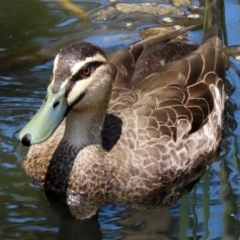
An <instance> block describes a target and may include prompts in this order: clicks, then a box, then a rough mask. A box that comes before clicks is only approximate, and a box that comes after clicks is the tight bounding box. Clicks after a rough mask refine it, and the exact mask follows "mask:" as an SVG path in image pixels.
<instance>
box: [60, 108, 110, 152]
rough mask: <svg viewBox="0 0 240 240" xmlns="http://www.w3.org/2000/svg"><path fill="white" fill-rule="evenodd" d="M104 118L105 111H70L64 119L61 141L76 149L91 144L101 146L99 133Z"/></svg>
mask: <svg viewBox="0 0 240 240" xmlns="http://www.w3.org/2000/svg"><path fill="white" fill-rule="evenodd" d="M105 116H106V110H105V109H98V110H96V109H92V110H85V111H78V110H72V111H70V112H69V113H68V115H67V117H66V125H65V132H64V136H63V141H64V142H67V144H68V145H71V146H74V147H75V148H77V149H82V148H84V147H86V146H88V145H93V144H94V145H101V144H102V137H101V131H102V126H103V122H104V119H105Z"/></svg>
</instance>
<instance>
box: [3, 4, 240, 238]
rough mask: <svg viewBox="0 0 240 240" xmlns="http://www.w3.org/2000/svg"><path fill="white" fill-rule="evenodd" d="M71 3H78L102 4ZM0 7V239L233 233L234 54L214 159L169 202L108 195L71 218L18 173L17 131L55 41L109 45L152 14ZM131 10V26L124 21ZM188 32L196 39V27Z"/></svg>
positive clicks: (151, 20)
mask: <svg viewBox="0 0 240 240" xmlns="http://www.w3.org/2000/svg"><path fill="white" fill-rule="evenodd" d="M75 3H77V5H78V6H79V7H81V8H83V9H84V10H85V11H92V10H93V9H95V8H98V7H100V6H101V4H102V5H109V4H110V2H109V1H88V2H87V1H86V2H81V1H75ZM194 3H195V4H198V3H199V2H198V1H194ZM225 5H226V24H227V32H228V44H229V46H232V45H237V44H239V42H240V40H239V39H240V24H239V23H240V15H239V12H240V4H239V2H237V0H235V1H233V0H231V1H230V0H228V1H227V0H226V1H225ZM0 8H1V11H0V33H1V34H0V36H1V37H0V111H1V114H0V174H1V175H0V239H41V238H45V239H129V240H130V239H131V240H132V239H137V240H138V239H183V240H184V239H238V238H239V236H240V224H239V221H240V214H239V210H240V188H239V184H240V177H239V169H240V166H239V164H240V162H239V143H240V128H239V125H240V124H239V121H240V120H239V119H240V103H239V100H238V99H239V95H240V86H239V80H240V70H239V69H240V62H239V61H237V60H236V59H235V58H234V57H231V58H230V69H229V70H228V71H227V79H228V80H229V82H230V83H231V85H232V88H233V90H234V91H232V93H231V95H230V97H229V101H228V104H227V105H228V112H227V116H226V121H227V123H226V125H227V127H226V129H227V130H226V131H225V135H224V143H223V146H222V148H221V151H220V153H219V156H218V157H217V159H216V160H218V161H216V162H215V163H214V164H213V165H212V166H211V169H210V170H209V171H208V172H207V173H206V174H205V175H204V176H203V177H202V179H201V180H200V181H199V183H198V184H196V185H195V187H194V188H193V190H192V191H191V192H190V193H189V194H188V195H185V196H184V197H183V198H182V199H181V200H179V201H178V202H176V204H174V205H173V206H171V207H169V208H159V209H144V210H138V209H132V208H129V207H128V206H123V205H119V204H117V203H109V204H106V205H105V206H103V207H102V208H101V209H100V210H99V213H98V215H97V216H95V217H93V218H91V219H88V220H84V221H76V220H75V219H73V218H72V217H71V216H70V214H69V213H68V211H67V209H64V208H63V207H62V206H61V205H60V203H58V202H56V201H51V199H49V200H47V199H46V197H45V196H44V194H43V193H42V192H41V190H40V189H39V188H38V186H35V185H34V184H32V183H31V182H30V180H29V178H28V177H27V176H26V174H25V173H24V171H23V169H22V167H21V161H22V159H23V157H24V155H25V154H26V149H25V148H23V147H22V146H21V144H19V142H18V132H19V130H20V129H21V128H22V127H23V125H24V124H25V123H26V122H27V121H28V120H29V119H30V117H31V116H32V115H33V113H34V112H35V111H36V110H37V109H38V107H39V106H40V104H41V101H42V99H43V97H44V95H45V90H46V86H47V84H48V81H49V77H50V75H51V67H52V60H53V57H54V56H55V54H56V53H57V51H58V49H59V48H61V47H62V46H64V45H66V44H68V43H70V42H74V41H77V40H82V39H87V40H89V41H93V42H96V43H98V44H99V45H101V46H102V47H104V48H105V50H106V51H112V50H113V49H117V48H122V47H123V46H125V45H129V44H130V43H132V42H135V41H137V40H139V35H138V31H137V30H138V29H141V28H143V27H144V26H150V25H156V24H157V23H158V20H157V18H156V17H151V16H144V17H139V16H136V15H134V16H131V17H130V16H128V17H125V18H124V19H120V20H119V19H113V20H112V21H110V22H107V23H105V24H103V23H98V22H91V21H84V20H83V19H81V17H79V16H77V15H76V14H74V13H73V12H71V11H69V10H67V9H65V8H64V7H63V6H61V5H60V4H59V3H58V2H57V1H46V0H45V1H40V0H24V1H18V0H11V1H9V0H8V1H7V0H0ZM133 18H136V21H135V22H134V25H133V27H132V28H130V29H129V28H126V27H124V26H125V25H124V24H125V23H126V22H127V21H130V20H132V19H133ZM126 36H127V37H126ZM192 39H193V41H198V42H200V39H201V36H200V34H199V32H197V33H196V34H195V35H194V36H192ZM49 203H50V204H49ZM59 205H60V206H59Z"/></svg>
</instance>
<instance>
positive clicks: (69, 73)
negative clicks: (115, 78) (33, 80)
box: [19, 42, 112, 146]
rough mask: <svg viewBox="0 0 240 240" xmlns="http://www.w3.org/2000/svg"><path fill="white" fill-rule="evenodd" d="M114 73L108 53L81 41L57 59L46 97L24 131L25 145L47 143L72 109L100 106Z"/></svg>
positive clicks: (64, 51)
mask: <svg viewBox="0 0 240 240" xmlns="http://www.w3.org/2000/svg"><path fill="white" fill-rule="evenodd" d="M111 86H112V72H111V68H110V66H109V64H108V60H107V57H106V55H105V53H104V52H103V51H102V50H101V49H100V48H99V47H98V46H96V45H93V44H91V43H87V42H78V43H74V44H71V45H69V46H68V47H66V48H64V49H62V50H61V51H60V53H59V54H58V55H57V56H56V58H55V61H54V66H53V74H52V77H51V82H50V84H49V86H48V88H47V95H46V98H45V100H44V102H43V104H42V106H41V107H40V109H39V110H38V112H37V113H36V115H35V116H34V117H33V118H32V120H31V121H30V122H29V123H28V124H27V125H26V126H25V127H24V128H23V129H22V130H21V132H20V134H19V138H20V141H21V142H22V143H23V145H25V146H29V145H32V144H37V143H41V142H43V141H45V140H47V139H48V138H49V137H50V136H51V135H52V134H53V132H54V131H55V130H56V128H57V127H58V126H59V125H60V123H61V122H62V120H63V119H64V117H65V116H66V115H67V113H68V112H69V111H70V110H78V111H85V110H88V109H94V108H96V107H98V105H99V104H101V103H102V102H103V101H104V98H106V94H107V93H108V92H109V91H110V92H111Z"/></svg>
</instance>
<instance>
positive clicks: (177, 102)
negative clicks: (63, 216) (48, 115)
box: [23, 27, 225, 218]
mask: <svg viewBox="0 0 240 240" xmlns="http://www.w3.org/2000/svg"><path fill="white" fill-rule="evenodd" d="M190 28H191V27H190ZM190 28H182V29H180V30H177V31H173V32H170V33H168V34H165V35H163V36H160V37H155V38H152V39H149V40H145V41H142V42H140V43H137V44H135V45H133V46H131V47H129V48H127V49H124V50H121V51H119V52H117V53H115V54H114V55H112V56H111V57H110V58H109V60H108V62H109V64H110V65H108V63H106V64H105V63H103V65H104V66H105V67H106V69H107V70H106V74H110V75H111V81H108V80H106V81H105V80H104V75H103V74H102V72H101V74H100V72H99V74H97V73H98V72H97V71H98V68H99V66H100V65H98V64H100V63H98V64H96V63H95V65H94V66H93V65H91V71H92V72H93V74H92V76H95V75H94V72H96V74H97V75H96V76H97V77H96V76H95V77H92V79H93V78H94V80H88V79H87V78H86V79H85V78H83V80H80V81H82V83H81V82H79V81H77V80H76V79H77V77H78V75H77V76H76V73H77V74H78V73H79V71H75V70H76V69H77V67H76V66H75V65H76V64H75V65H74V71H75V76H74V77H75V78H74V79H75V80H73V78H71V77H69V76H70V73H69V71H70V70H68V68H70V67H67V66H65V65H64V64H66V63H65V62H66V60H67V59H69V58H71V59H74V61H76V59H77V58H78V56H79V61H84V60H85V57H92V58H94V56H95V55H96V54H97V53H98V54H100V55H101V56H103V57H104V53H103V52H102V51H100V50H98V47H96V46H93V45H92V46H93V50H92V52H91V49H90V48H91V45H88V44H85V43H84V44H81V43H77V44H75V45H71V46H69V47H67V48H66V49H65V50H63V51H61V52H60V54H59V56H58V57H57V58H56V59H57V60H55V65H54V75H53V80H52V82H51V86H52V89H53V91H55V92H57V91H58V90H59V89H60V87H61V86H62V84H63V82H64V81H66V84H67V87H66V89H67V90H66V91H67V93H66V95H67V100H68V102H71V103H72V102H73V104H72V105H71V104H69V105H71V110H70V111H69V113H68V115H67V117H66V120H64V121H63V122H62V124H61V125H60V126H59V127H58V128H57V130H56V131H55V132H54V134H53V135H52V136H51V137H50V138H49V139H48V140H46V141H45V142H43V143H40V144H37V145H33V146H31V148H30V150H29V152H28V155H27V158H26V160H25V161H24V162H23V166H24V168H25V170H26V172H27V174H28V175H29V176H30V177H32V178H33V179H34V180H35V181H36V182H37V183H39V184H40V185H41V186H42V187H44V188H45V189H47V190H49V189H51V190H56V191H59V192H64V193H66V196H67V202H68V204H69V206H70V210H71V211H72V212H73V213H74V215H75V217H77V218H85V217H89V216H91V215H93V214H94V213H95V212H96V210H97V208H98V207H99V206H100V205H101V204H102V203H104V202H106V201H122V202H129V203H133V202H137V203H147V202H153V201H154V200H157V201H158V202H159V203H172V202H173V201H174V200H175V199H177V198H178V197H179V196H180V195H181V193H182V189H183V188H184V187H186V186H187V185H189V184H190V183H191V182H192V181H194V180H196V179H197V178H198V177H199V176H200V175H201V174H202V173H203V172H204V170H205V169H206V166H207V164H208V163H209V161H210V158H211V156H212V155H213V153H214V152H215V151H216V149H217V147H218V144H219V141H220V139H221V129H222V125H223V122H222V114H223V110H224V102H225V93H224V86H223V81H222V79H223V78H224V73H225V62H224V57H223V54H222V50H221V42H220V40H219V38H218V36H217V31H216V29H210V30H209V31H208V32H207V35H205V38H204V40H203V42H202V44H201V45H200V46H199V47H198V46H195V45H189V44H185V43H179V42H175V41H174V42H172V41H171V40H172V39H174V38H176V37H177V36H179V35H181V34H182V33H184V32H185V31H187V30H189V29H190ZM87 48H89V49H87ZM85 51H86V52H88V56H85V55H84V52H85ZM78 54H79V55H78ZM72 61H73V60H72ZM78 64H79V65H80V64H81V62H79V63H78ZM71 66H72V65H71ZM100 67H101V66H100ZM61 69H64V70H61ZM71 69H73V68H71ZM99 69H100V68H99ZM71 71H73V70H71ZM104 71H105V70H104ZM96 78H98V79H96ZM89 79H90V77H89ZM87 81H89V82H90V81H92V82H93V84H92V82H91V84H90V85H87V84H88V82H87ZM99 81H101V82H100V83H99ZM105 82H106V84H105ZM76 84H79V85H78V86H79V87H78V88H79V95H76V93H74V94H75V95H76V97H75V95H74V94H73V92H76V91H77V88H76ZM81 84H82V85H84V84H86V86H85V85H84V87H81V86H82V85H81ZM73 89H74V90H73ZM99 89H101V90H99ZM98 92H100V93H98ZM71 94H72V95H71ZM80 94H81V96H80ZM79 96H80V97H79ZM70 98H73V100H70ZM75 99H77V100H78V101H79V102H78V101H76V100H75ZM79 99H80V100H79ZM95 99H97V100H95ZM84 101H85V103H84V104H83V103H82V102H84ZM81 104H82V105H81ZM88 116H90V117H88ZM77 118H79V122H78V120H77ZM65 124H66V128H65ZM78 124H79V125H78ZM79 129H80V130H79ZM64 131H65V132H64ZM78 131H79V132H81V134H80V135H78V134H77V133H78ZM63 136H64V137H63Z"/></svg>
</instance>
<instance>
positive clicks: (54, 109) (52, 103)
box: [19, 85, 68, 146]
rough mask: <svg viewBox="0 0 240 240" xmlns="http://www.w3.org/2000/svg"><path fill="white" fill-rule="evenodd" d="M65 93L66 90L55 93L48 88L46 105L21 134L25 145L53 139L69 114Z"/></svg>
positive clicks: (44, 104)
mask: <svg viewBox="0 0 240 240" xmlns="http://www.w3.org/2000/svg"><path fill="white" fill-rule="evenodd" d="M65 93H66V90H65V88H62V89H60V90H59V91H58V92H57V93H53V91H52V88H51V86H50V85H49V86H48V89H47V96H46V99H45V101H44V103H43V104H42V106H41V107H40V109H39V110H38V112H37V113H36V115H35V116H34V117H33V118H32V119H31V121H30V122H29V123H28V124H27V125H26V126H25V127H24V128H23V129H22V130H21V132H20V134H19V138H20V141H21V142H22V144H23V145H25V146H30V145H33V144H37V143H41V142H44V141H46V140H47V139H48V138H49V137H51V135H52V134H53V133H54V131H55V130H56V128H57V127H58V126H59V125H60V123H61V122H62V120H63V119H64V117H65V116H66V114H67V112H68V104H67V100H66V96H65Z"/></svg>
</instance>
